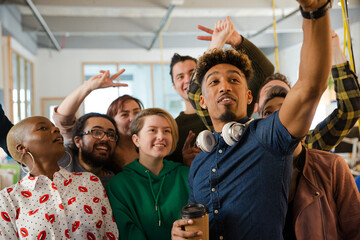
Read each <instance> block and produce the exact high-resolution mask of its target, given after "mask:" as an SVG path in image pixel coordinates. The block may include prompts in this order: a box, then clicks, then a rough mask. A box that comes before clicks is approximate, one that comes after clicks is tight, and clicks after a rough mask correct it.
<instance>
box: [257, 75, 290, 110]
mask: <svg viewBox="0 0 360 240" xmlns="http://www.w3.org/2000/svg"><path fill="white" fill-rule="evenodd" d="M273 80H279V81H282V82H284V83H285V84H286V85H288V86H289V88H291V86H290V82H289V80H288V79H287V77H286V76H285V75H283V74H281V73H279V72H277V73H274V74H271V75H270V76H268V77H267V78H266V79H265V81H264V82H263V83H262V84H261V85H260V88H259V93H258V95H257V99H256V102H257V103H258V102H259V99H260V92H261V89H262V88H263V87H264V86H265V85H266V84H268V83H269V82H271V81H273Z"/></svg>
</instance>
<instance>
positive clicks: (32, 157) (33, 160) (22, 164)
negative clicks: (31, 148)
mask: <svg viewBox="0 0 360 240" xmlns="http://www.w3.org/2000/svg"><path fill="white" fill-rule="evenodd" d="M26 153H27V154H29V156H30V157H31V159H32V162H33V167H32V169H31V170H29V171H25V169H24V167H23V166H24V165H25V164H24V163H23V161H22V160H23V158H24V155H25V154H26ZM26 153H23V154H22V155H21V157H20V166H21V169H22V170H23V172H24V173H26V174H28V173H31V172H32V170H34V167H35V159H34V156H33V155H32V154H31V153H30V152H26ZM25 166H26V165H25ZM26 167H27V166H26ZM27 168H28V169H29V167H27Z"/></svg>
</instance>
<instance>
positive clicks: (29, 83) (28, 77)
mask: <svg viewBox="0 0 360 240" xmlns="http://www.w3.org/2000/svg"><path fill="white" fill-rule="evenodd" d="M26 88H27V89H26V100H27V101H28V102H31V96H32V94H31V92H32V64H31V63H30V62H26Z"/></svg>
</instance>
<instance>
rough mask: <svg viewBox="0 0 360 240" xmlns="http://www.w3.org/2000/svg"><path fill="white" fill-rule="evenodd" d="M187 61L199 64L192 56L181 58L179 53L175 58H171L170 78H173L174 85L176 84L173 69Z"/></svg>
mask: <svg viewBox="0 0 360 240" xmlns="http://www.w3.org/2000/svg"><path fill="white" fill-rule="evenodd" d="M186 60H191V61H194V62H195V63H197V59H196V58H193V57H191V56H181V55H180V54H178V53H175V54H174V56H173V57H172V58H171V63H170V76H171V81H172V83H174V79H173V75H172V73H173V67H174V65H175V64H177V63H178V62H184V61H186Z"/></svg>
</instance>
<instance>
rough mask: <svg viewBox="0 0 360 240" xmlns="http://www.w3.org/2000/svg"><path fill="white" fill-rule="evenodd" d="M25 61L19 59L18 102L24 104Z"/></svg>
mask: <svg viewBox="0 0 360 240" xmlns="http://www.w3.org/2000/svg"><path fill="white" fill-rule="evenodd" d="M25 83H26V82H25V60H24V59H23V58H22V57H20V102H25Z"/></svg>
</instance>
